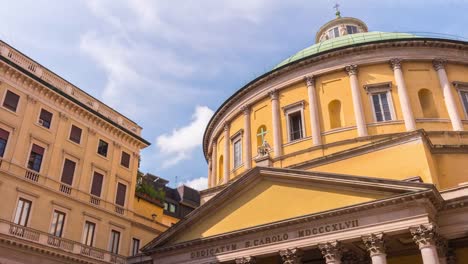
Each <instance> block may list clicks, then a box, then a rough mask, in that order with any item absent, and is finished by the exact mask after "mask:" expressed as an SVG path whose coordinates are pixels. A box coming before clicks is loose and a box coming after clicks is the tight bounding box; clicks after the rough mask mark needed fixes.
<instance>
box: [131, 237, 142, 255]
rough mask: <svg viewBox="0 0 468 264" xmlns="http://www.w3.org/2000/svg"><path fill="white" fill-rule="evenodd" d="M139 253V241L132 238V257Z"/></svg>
mask: <svg viewBox="0 0 468 264" xmlns="http://www.w3.org/2000/svg"><path fill="white" fill-rule="evenodd" d="M138 252H140V240H139V239H136V238H133V240H132V256H135V255H137V254H138Z"/></svg>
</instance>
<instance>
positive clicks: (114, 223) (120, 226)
mask: <svg viewBox="0 0 468 264" xmlns="http://www.w3.org/2000/svg"><path fill="white" fill-rule="evenodd" d="M109 225H113V226H115V227H118V228H120V229H122V230H125V228H126V227H125V226H124V225H121V224H118V223H116V222H113V221H111V220H109Z"/></svg>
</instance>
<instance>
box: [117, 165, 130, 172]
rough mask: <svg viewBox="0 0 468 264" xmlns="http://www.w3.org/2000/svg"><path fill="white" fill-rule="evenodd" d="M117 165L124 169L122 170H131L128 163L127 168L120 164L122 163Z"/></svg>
mask: <svg viewBox="0 0 468 264" xmlns="http://www.w3.org/2000/svg"><path fill="white" fill-rule="evenodd" d="M119 166H120V168H122V169H124V170H126V171H129V172H130V171H131V170H130V165H129V166H128V168H127V167H125V166H124V165H122V164H119Z"/></svg>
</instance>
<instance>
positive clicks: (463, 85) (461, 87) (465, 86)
mask: <svg viewBox="0 0 468 264" xmlns="http://www.w3.org/2000/svg"><path fill="white" fill-rule="evenodd" d="M452 84H453V86H455V89H457V93H458V99H459V100H460V103H461V105H462V107H463V110H465V113H464V116H465V119H468V105H467V106H465V104H464V103H463V99H462V97H463V95H462V92H466V93H468V82H460V81H453V82H452Z"/></svg>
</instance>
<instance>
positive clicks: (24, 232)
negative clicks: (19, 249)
mask: <svg viewBox="0 0 468 264" xmlns="http://www.w3.org/2000/svg"><path fill="white" fill-rule="evenodd" d="M0 235H5V236H9V237H12V238H20V239H21V240H24V242H26V243H27V242H28V241H29V242H34V243H39V244H42V245H46V246H49V247H50V248H51V249H50V250H51V251H52V252H54V253H57V250H58V251H59V252H60V253H61V254H65V255H69V254H73V255H81V256H85V257H89V258H93V259H97V260H100V261H104V262H109V263H117V264H124V263H126V258H125V257H124V256H122V255H117V254H113V253H111V252H109V251H106V250H102V249H98V248H95V247H89V246H86V245H84V244H81V243H79V242H75V241H72V240H68V239H65V238H61V237H56V236H53V235H51V234H48V233H46V232H42V231H39V230H35V229H32V228H29V227H24V226H20V225H16V224H14V223H12V222H9V221H6V220H3V219H0ZM60 253H59V254H60Z"/></svg>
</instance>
